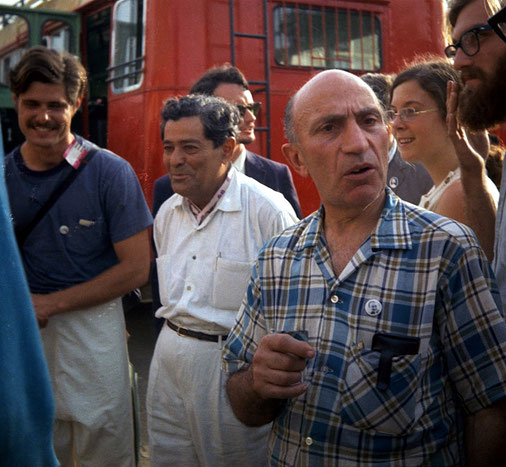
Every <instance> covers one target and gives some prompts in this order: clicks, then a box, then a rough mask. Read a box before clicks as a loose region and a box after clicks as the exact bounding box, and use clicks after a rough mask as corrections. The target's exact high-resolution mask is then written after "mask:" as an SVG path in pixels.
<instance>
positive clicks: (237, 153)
mask: <svg viewBox="0 0 506 467" xmlns="http://www.w3.org/2000/svg"><path fill="white" fill-rule="evenodd" d="M243 150H244V144H241V143H239V144H236V145H235V148H234V152H233V153H232V163H233V162H235V161H236V160H237V158H238V157H239V156H240V155H241V152H242V151H243Z"/></svg>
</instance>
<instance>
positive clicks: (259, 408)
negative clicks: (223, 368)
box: [227, 366, 286, 426]
mask: <svg viewBox="0 0 506 467" xmlns="http://www.w3.org/2000/svg"><path fill="white" fill-rule="evenodd" d="M227 394H228V398H229V400H230V405H231V406H232V410H233V411H234V414H235V416H236V417H237V419H238V420H239V421H241V422H242V423H244V424H245V425H247V426H262V425H266V424H267V423H270V422H272V421H273V420H274V419H275V418H276V417H277V416H278V415H279V413H280V412H281V410H282V409H283V407H284V406H285V404H286V399H264V398H262V397H260V396H259V395H258V394H257V393H256V392H255V391H254V390H253V373H252V367H251V366H250V367H248V369H246V370H241V371H238V372H237V373H234V374H232V375H231V376H230V377H229V379H228V381H227Z"/></svg>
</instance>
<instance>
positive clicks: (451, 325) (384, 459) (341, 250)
mask: <svg viewBox="0 0 506 467" xmlns="http://www.w3.org/2000/svg"><path fill="white" fill-rule="evenodd" d="M285 123H286V130H287V137H288V140H289V143H287V144H286V145H284V147H283V150H284V153H285V156H286V157H287V159H288V160H289V161H290V163H291V164H292V166H293V167H294V168H295V170H296V171H297V172H298V173H299V174H300V175H302V176H306V177H308V176H311V178H312V179H313V181H314V182H315V184H316V187H317V189H318V192H319V194H320V198H321V200H322V207H321V208H320V210H319V211H317V212H315V213H313V214H312V215H311V216H309V217H307V218H306V219H304V220H303V221H301V222H300V223H299V224H296V225H295V226H293V227H290V228H288V229H286V230H285V231H284V232H282V233H281V234H279V235H278V236H276V237H274V238H273V239H272V240H271V241H270V242H268V243H267V245H266V246H264V248H263V249H262V251H261V252H260V254H259V257H258V259H257V262H256V265H255V267H254V269H253V274H252V278H251V281H250V284H249V287H248V290H247V293H246V296H245V299H244V301H243V305H242V307H241V310H240V311H239V315H238V317H237V319H236V323H235V325H234V327H233V328H232V330H231V332H230V334H229V337H228V340H227V343H226V346H225V348H224V354H223V355H224V369H225V371H228V372H229V373H231V376H230V377H229V380H228V384H227V390H228V395H229V398H230V401H231V405H232V407H233V410H234V413H235V414H236V416H237V417H238V418H239V419H240V420H241V421H242V422H243V423H245V424H247V425H251V426H258V425H262V424H266V423H268V422H271V421H274V423H273V428H272V431H271V434H270V438H269V454H270V462H271V464H272V465H280V466H296V465H305V466H307V465H310V466H316V465H354V466H355V465H364V466H365V465H367V466H370V465H382V466H384V465H402V466H406V465H422V464H423V465H438V466H441V465H452V466H454V465H463V464H465V463H467V464H468V465H482V464H483V465H501V464H504V462H501V460H504V459H502V458H503V457H504V447H503V446H504V439H505V435H506V433H505V423H504V420H505V419H506V399H505V394H506V391H505V389H506V384H505V380H506V363H505V362H506V358H505V356H506V325H505V321H504V317H503V315H502V313H501V311H500V310H502V306H501V301H500V296H499V293H498V290H497V287H496V284H495V280H494V278H493V274H492V272H491V269H490V266H489V264H488V262H487V259H486V257H485V255H484V253H483V251H482V249H481V247H480V246H479V244H478V242H477V240H476V238H475V236H474V234H473V233H472V231H471V230H470V229H468V228H467V227H465V226H464V225H462V224H459V223H457V222H454V221H452V220H450V219H447V218H444V217H441V216H439V215H437V214H434V213H431V212H429V211H425V210H423V209H421V208H418V207H416V206H413V205H410V204H404V203H403V202H402V201H401V200H400V199H399V198H398V197H397V196H396V195H394V194H393V192H392V191H391V190H390V189H389V188H386V184H385V181H386V172H387V148H388V132H389V129H388V127H387V126H386V125H385V122H384V119H383V116H382V111H381V109H380V106H379V104H378V101H377V98H376V97H375V96H374V95H373V93H372V91H371V90H370V89H369V88H368V86H367V85H365V83H363V82H362V81H361V80H360V79H359V78H357V77H356V76H354V75H352V74H349V73H346V72H344V71H340V70H329V71H324V72H322V73H320V74H319V75H317V76H316V77H314V78H313V79H312V80H310V81H309V82H308V83H306V85H304V86H303V87H302V88H301V89H300V90H299V91H298V92H297V94H296V95H295V96H294V97H293V98H292V100H291V101H290V103H289V104H288V106H287V114H286V117H285Z"/></svg>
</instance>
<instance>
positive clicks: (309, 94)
mask: <svg viewBox="0 0 506 467" xmlns="http://www.w3.org/2000/svg"><path fill="white" fill-rule="evenodd" d="M352 89H353V90H355V91H358V92H364V93H366V94H367V95H369V96H371V97H372V98H373V100H374V101H375V103H376V104H377V106H378V108H380V109H381V108H382V107H381V104H380V102H379V100H378V98H377V96H376V95H375V94H374V92H373V91H372V89H371V88H370V86H368V85H367V84H366V83H364V82H363V81H362V80H361V79H360V78H359V77H357V76H355V75H354V74H352V73H349V72H347V71H343V70H325V71H322V72H320V73H318V74H317V75H316V76H314V77H313V78H311V79H310V80H309V81H308V82H307V83H305V84H304V85H303V86H302V87H301V88H300V89H299V90H298V91H297V92H296V93H295V94H294V95H293V96H292V97H291V98H290V100H289V101H288V104H287V106H286V109H285V134H286V138H287V139H288V141H290V142H291V143H295V142H297V140H298V138H297V129H296V121H295V120H298V119H299V118H300V117H301V116H299V115H298V114H297V110H296V109H297V108H298V109H300V108H301V107H303V108H305V109H308V108H311V106H303V105H300V104H304V103H307V102H311V101H312V99H313V98H314V95H315V94H318V93H320V92H331V93H332V94H333V95H339V94H343V95H346V94H349V93H350V90H352ZM296 114H297V117H296ZM302 118H303V116H302Z"/></svg>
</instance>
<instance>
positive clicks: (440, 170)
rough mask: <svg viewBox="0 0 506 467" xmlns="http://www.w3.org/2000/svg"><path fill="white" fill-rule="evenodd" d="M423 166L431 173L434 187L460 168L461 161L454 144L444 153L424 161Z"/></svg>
mask: <svg viewBox="0 0 506 467" xmlns="http://www.w3.org/2000/svg"><path fill="white" fill-rule="evenodd" d="M423 165H424V166H425V168H426V169H427V172H429V174H430V176H431V178H432V181H433V182H434V186H438V185H439V184H441V183H442V182H443V180H444V179H445V178H446V176H447V175H448V173H449V172H451V171H452V170H456V169H458V167H459V160H458V158H457V154H456V152H455V148H454V146H453V144H451V145H448V146H446V147H445V149H444V151H441V152H439V153H438V154H437V155H434V156H432V157H430V160H426V161H424V163H423Z"/></svg>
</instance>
